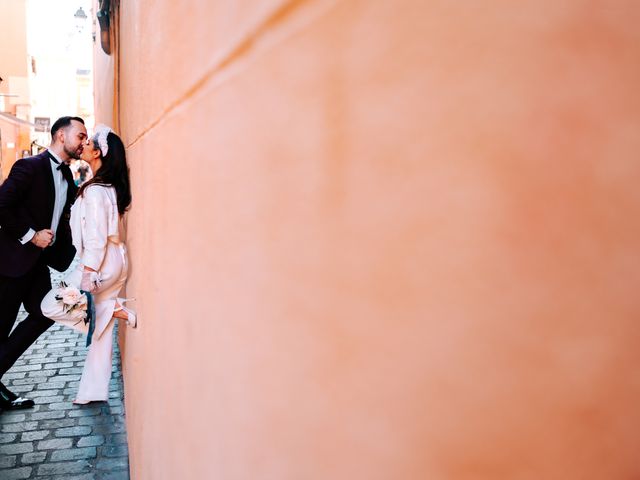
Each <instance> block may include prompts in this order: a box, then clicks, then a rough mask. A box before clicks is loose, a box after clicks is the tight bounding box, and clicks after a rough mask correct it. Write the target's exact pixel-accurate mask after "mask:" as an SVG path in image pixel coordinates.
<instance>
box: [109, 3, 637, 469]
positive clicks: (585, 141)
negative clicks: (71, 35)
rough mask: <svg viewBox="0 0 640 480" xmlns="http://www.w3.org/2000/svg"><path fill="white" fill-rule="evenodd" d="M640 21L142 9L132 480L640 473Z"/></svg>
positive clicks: (445, 8)
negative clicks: (137, 324)
mask: <svg viewBox="0 0 640 480" xmlns="http://www.w3.org/2000/svg"><path fill="white" fill-rule="evenodd" d="M639 22H640V4H639V3H637V2H626V1H613V2H607V3H606V4H604V3H593V2H588V1H586V0H569V1H565V2H555V1H546V0H545V1H538V0H536V1H533V0H527V1H524V2H503V1H496V0H491V1H485V2H481V3H473V2H471V3H469V2H466V3H459V2H450V1H434V2H426V3H425V2H422V1H418V0H401V1H389V0H386V1H385V0H377V1H364V0H362V1H360V0H349V1H342V2H337V1H329V0H304V1H275V0H272V1H266V2H261V3H258V2H232V1H208V0H189V1H187V2H170V1H151V0H139V1H137V2H121V10H120V24H119V28H120V36H119V41H120V49H119V55H120V57H119V60H118V58H117V56H114V62H116V65H119V68H120V74H119V77H118V82H119V85H120V87H119V89H116V94H117V95H116V96H118V97H119V100H118V101H117V102H115V103H116V104H117V105H119V108H120V112H119V120H120V126H121V128H120V131H121V134H122V136H123V138H124V141H125V144H126V145H127V148H128V155H129V161H130V163H131V173H132V179H133V208H132V210H131V212H130V214H129V218H128V225H129V228H128V236H129V240H128V241H129V247H130V254H131V258H132V268H131V274H130V281H129V285H128V294H129V295H130V296H135V297H137V298H138V301H137V303H136V308H137V310H138V313H139V316H140V319H139V328H138V329H137V330H127V331H126V332H124V338H123V339H122V340H123V354H124V358H123V366H124V378H125V390H126V412H127V422H128V424H127V430H128V436H129V447H130V460H131V470H132V478H134V479H136V480H147V479H149V480H151V479H152V480H163V479H167V480H169V479H177V478H181V479H194V480H195V479H213V478H215V479H225V480H230V479H247V480H248V479H261V480H267V479H273V480H283V479H291V480H300V479H304V480H311V479H318V480H325V479H344V480H352V479H367V480H374V479H380V480H383V479H403V480H404V479H416V480H418V479H419V480H423V479H437V480H441V479H447V480H449V479H451V480H464V479H470V480H471V479H473V480H478V479H492V480H494V479H498V478H500V479H536V480H538V479H593V480H601V479H622V478H635V477H636V476H638V475H639V466H638V450H639V448H640V436H639V434H638V430H639V427H640V410H639V409H638V404H639V403H640V381H639V377H638V368H637V365H638V362H639V361H640V353H639V352H640V350H638V341H639V340H640V338H639V337H640V332H639V330H638V318H639V315H640V300H638V298H640V297H638V295H637V293H636V290H637V286H638V285H639V284H640V251H639V248H638V246H639V245H640V220H639V219H640V194H639V193H638V192H639V191H640V190H639V189H638V186H637V184H638V180H639V179H640V163H638V161H637V157H638V151H640V135H639V134H638V132H639V131H640V130H639V127H640V97H639V96H638V95H637V88H638V85H640V63H638V61H637V59H638V58H640V30H639V29H638V28H637V25H638V23H639ZM159 32H162V33H161V34H160V33H159ZM101 62H102V63H103V64H104V65H107V66H108V62H104V61H103V60H101ZM103 72H107V77H100V76H99V78H98V82H101V84H102V85H103V88H106V89H107V90H106V91H107V92H108V85H109V84H110V83H109V81H108V78H109V77H108V72H109V69H106V70H103ZM98 95H99V94H98ZM98 98H100V97H99V96H98ZM105 98H106V97H105ZM99 102H103V103H99V104H98V106H99V107H101V108H102V109H108V107H109V105H108V102H107V101H106V100H99ZM110 114H111V110H110V111H102V112H98V120H100V118H101V116H102V117H104V118H108V117H109V115H110Z"/></svg>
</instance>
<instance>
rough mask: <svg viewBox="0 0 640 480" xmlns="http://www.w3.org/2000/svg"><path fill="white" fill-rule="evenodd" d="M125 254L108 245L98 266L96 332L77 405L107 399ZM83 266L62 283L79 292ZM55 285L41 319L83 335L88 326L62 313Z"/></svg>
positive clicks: (44, 302)
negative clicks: (115, 311) (47, 318)
mask: <svg viewBox="0 0 640 480" xmlns="http://www.w3.org/2000/svg"><path fill="white" fill-rule="evenodd" d="M128 263H129V262H128V259H127V250H126V247H125V246H124V244H115V243H112V242H107V252H106V254H105V258H104V261H103V262H102V265H101V266H100V274H101V276H102V285H101V286H100V288H99V289H98V290H96V291H95V292H94V295H93V297H94V301H95V308H96V328H95V331H94V333H93V337H92V340H91V345H90V346H89V351H88V353H87V359H86V360H85V362H84V369H83V370H82V378H81V379H80V385H79V386H78V394H77V395H76V401H79V402H91V401H106V400H107V399H108V398H109V380H110V379H111V360H112V353H113V327H114V319H113V318H112V317H113V310H114V308H115V304H116V297H117V296H118V293H119V292H120V289H121V288H122V287H123V285H124V283H125V281H126V279H127V269H128ZM82 269H83V265H82V264H81V265H79V266H78V268H77V269H76V270H74V271H72V272H71V273H69V274H68V275H67V276H66V278H65V279H64V281H65V283H67V285H74V286H76V287H78V288H80V282H81V280H82ZM57 287H58V286H57V285H55V286H54V288H53V289H52V290H51V291H50V292H49V293H48V294H47V295H46V296H45V297H44V299H43V300H42V304H41V308H42V313H43V315H44V316H46V317H49V318H50V319H51V320H53V321H54V322H56V323H59V324H61V325H64V326H66V327H69V328H73V329H75V330H77V331H80V332H82V333H84V334H86V333H87V332H88V329H89V328H88V325H85V323H84V322H83V321H78V319H77V318H74V317H73V315H70V314H68V313H65V312H64V310H63V308H62V303H61V302H59V301H58V300H56V299H55V295H56V290H57Z"/></svg>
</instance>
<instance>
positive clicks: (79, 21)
mask: <svg viewBox="0 0 640 480" xmlns="http://www.w3.org/2000/svg"><path fill="white" fill-rule="evenodd" d="M73 18H74V19H75V27H76V30H77V32H78V33H82V30H84V24H85V23H86V21H87V14H86V13H84V10H83V9H82V7H80V8H78V10H77V11H76V13H74V15H73Z"/></svg>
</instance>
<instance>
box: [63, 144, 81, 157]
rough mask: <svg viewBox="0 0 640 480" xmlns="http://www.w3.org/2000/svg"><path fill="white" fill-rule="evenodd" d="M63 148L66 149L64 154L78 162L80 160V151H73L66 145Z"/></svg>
mask: <svg viewBox="0 0 640 480" xmlns="http://www.w3.org/2000/svg"><path fill="white" fill-rule="evenodd" d="M63 148H64V153H66V154H67V155H68V156H69V157H71V158H74V159H76V160H80V154H79V153H78V149H75V150H71V149H69V148H68V147H67V146H66V145H65V146H64V147H63Z"/></svg>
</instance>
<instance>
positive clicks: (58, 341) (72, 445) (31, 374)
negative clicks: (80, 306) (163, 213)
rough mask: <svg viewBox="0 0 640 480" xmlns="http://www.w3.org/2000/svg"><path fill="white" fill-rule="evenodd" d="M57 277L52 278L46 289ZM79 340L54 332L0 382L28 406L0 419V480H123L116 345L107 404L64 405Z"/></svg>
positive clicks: (78, 358)
mask: <svg viewBox="0 0 640 480" xmlns="http://www.w3.org/2000/svg"><path fill="white" fill-rule="evenodd" d="M61 277H62V275H61V274H55V275H52V281H53V283H54V285H55V284H56V283H57V282H58V281H59V279H60V278H61ZM22 315H24V314H22ZM21 318H22V316H21ZM21 318H20V319H21ZM117 328H118V326H117V325H116V331H117ZM85 341H86V340H85V337H84V336H83V335H81V334H79V333H76V332H74V331H72V330H71V329H68V328H62V327H61V326H59V325H54V326H53V327H51V328H50V329H49V330H47V331H46V332H45V333H44V334H43V335H42V336H41V337H40V338H39V339H38V341H37V342H36V343H35V344H34V345H32V346H31V348H30V349H29V350H28V351H27V352H26V353H25V354H24V355H23V356H22V357H21V358H20V359H19V360H18V362H16V364H15V365H14V366H13V368H12V369H11V370H9V371H8V372H7V373H6V374H5V375H4V377H3V381H4V383H5V385H7V387H9V389H10V390H12V391H14V392H15V393H18V394H22V395H23V396H25V397H27V398H31V399H33V400H34V401H35V402H36V405H35V407H34V408H31V409H25V410H17V411H9V412H2V413H0V480H13V479H38V480H45V479H64V480H92V479H96V480H99V479H105V480H107V479H109V480H126V479H128V478H129V457H128V449H127V438H126V432H125V421H124V406H123V401H122V399H123V389H122V373H121V368H120V351H119V350H118V348H117V343H116V342H114V344H115V347H116V349H115V351H114V358H113V375H112V378H111V384H110V386H109V401H108V402H100V403H92V404H89V405H84V406H77V405H73V404H72V403H71V401H72V400H73V398H74V395H75V393H76V390H77V387H78V382H79V381H80V375H81V373H82V366H83V364H84V358H85V355H86V352H87V349H86V347H85Z"/></svg>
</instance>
